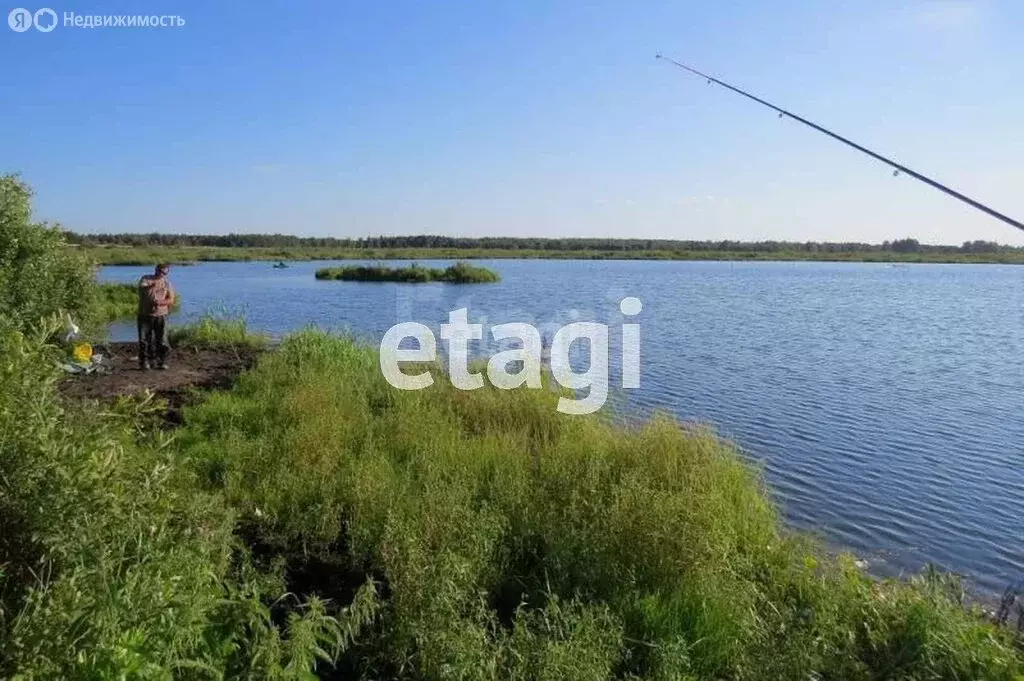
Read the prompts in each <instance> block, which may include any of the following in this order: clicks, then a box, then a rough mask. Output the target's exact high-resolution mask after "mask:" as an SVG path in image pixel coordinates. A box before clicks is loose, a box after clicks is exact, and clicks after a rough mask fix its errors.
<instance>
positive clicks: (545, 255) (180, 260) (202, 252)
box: [71, 246, 1024, 266]
mask: <svg viewBox="0 0 1024 681" xmlns="http://www.w3.org/2000/svg"><path fill="white" fill-rule="evenodd" d="M71 248H72V249H74V250H75V251H77V252H79V253H81V254H84V255H85V256H87V257H88V258H89V259H91V260H92V261H94V262H96V263H99V264H102V265H150V266H152V265H153V264H155V263H158V262H170V263H174V264H178V265H187V264H193V263H196V262H205V261H214V262H234V261H252V260H267V261H278V260H476V259H495V260H497V259H508V258H525V259H548V260H725V261H745V260H755V261H758V260H760V261H818V262H905V263H975V264H982V263H1004V264H1024V252H1020V251H1007V252H1002V253H958V252H948V253H947V252H921V253H897V252H894V251H850V252H809V251H775V252H767V251H734V250H685V249H684V250H612V249H566V250H548V249H530V248H508V249H502V248H339V247H309V246H300V247H292V248H264V247H213V246H138V247H132V246H72V247H71Z"/></svg>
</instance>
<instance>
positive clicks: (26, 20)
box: [7, 7, 185, 33]
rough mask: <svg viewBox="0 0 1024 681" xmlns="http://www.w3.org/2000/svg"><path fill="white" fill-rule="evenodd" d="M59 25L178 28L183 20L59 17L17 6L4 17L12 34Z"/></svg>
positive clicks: (126, 16) (140, 16) (158, 16)
mask: <svg viewBox="0 0 1024 681" xmlns="http://www.w3.org/2000/svg"><path fill="white" fill-rule="evenodd" d="M58 22H60V23H61V25H62V26H64V27H65V28H122V27H123V28H181V27H182V26H184V25H185V20H184V19H183V18H181V17H180V16H178V15H177V14H152V15H146V14H77V13H76V12H64V13H63V16H62V17H60V18H58V16H57V12H56V11H54V10H52V9H50V8H49V7H43V8H41V9H37V10H36V11H35V12H33V11H31V10H28V9H25V8H24V7H17V8H15V9H12V10H11V11H10V12H9V13H8V14H7V25H8V26H9V27H10V28H11V30H12V31H14V32H15V33H25V32H26V31H28V30H29V29H30V28H33V27H34V28H35V29H36V30H37V31H39V32H40V33H49V32H50V31H52V30H53V29H55V28H57V23H58Z"/></svg>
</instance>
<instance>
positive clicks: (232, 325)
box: [168, 314, 269, 350]
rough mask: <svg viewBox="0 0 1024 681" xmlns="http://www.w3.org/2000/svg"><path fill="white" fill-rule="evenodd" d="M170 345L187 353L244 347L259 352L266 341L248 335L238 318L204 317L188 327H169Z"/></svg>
mask: <svg viewBox="0 0 1024 681" xmlns="http://www.w3.org/2000/svg"><path fill="white" fill-rule="evenodd" d="M168 340H169V341H170V342H171V346H172V347H175V348H182V349H187V350H203V349H223V348H239V349H241V348H247V349H251V350H261V349H264V348H266V347H267V344H268V342H269V339H268V338H267V337H266V336H265V335H262V334H254V333H250V332H249V329H248V326H247V324H246V321H245V319H244V318H242V317H221V316H217V315H214V314H205V315H203V316H202V317H201V318H199V320H197V321H195V322H192V323H190V324H184V325H180V326H173V327H171V329H170V331H169V333H168Z"/></svg>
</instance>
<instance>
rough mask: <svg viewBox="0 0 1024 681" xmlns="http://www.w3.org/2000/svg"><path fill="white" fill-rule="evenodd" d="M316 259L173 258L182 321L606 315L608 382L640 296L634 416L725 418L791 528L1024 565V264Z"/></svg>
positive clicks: (872, 555) (903, 563) (132, 275)
mask: <svg viewBox="0 0 1024 681" xmlns="http://www.w3.org/2000/svg"><path fill="white" fill-rule="evenodd" d="M324 264H325V263H297V264H294V265H293V266H292V268H291V269H287V270H274V269H272V268H271V266H270V264H269V263H210V264H202V265H198V266H194V267H178V268H175V269H174V271H173V272H172V280H173V282H174V284H175V285H176V287H177V289H178V291H179V292H180V293H181V295H182V297H183V305H182V311H181V314H180V315H179V316H178V318H179V320H180V319H181V318H190V317H194V316H196V315H199V314H201V313H203V312H204V311H206V310H210V309H213V310H228V311H233V312H241V313H244V314H245V315H246V316H247V318H248V320H249V323H250V325H251V327H253V328H255V329H259V330H264V331H268V332H271V333H272V334H275V335H282V334H285V333H287V332H289V331H291V330H293V329H297V328H300V327H303V326H305V325H307V324H310V323H314V324H316V325H318V326H321V327H325V328H332V329H348V330H350V331H353V332H355V333H356V334H357V335H360V336H365V337H367V338H376V339H379V338H380V337H381V335H382V334H383V332H384V331H385V330H386V329H387V328H388V327H390V326H391V325H392V324H395V323H396V322H400V321H410V320H415V321H421V322H424V323H427V324H428V325H430V326H432V327H434V328H435V329H436V327H437V325H438V324H439V323H440V322H442V321H446V320H447V315H448V312H449V311H451V310H454V309H457V308H460V307H468V308H469V314H470V319H471V321H474V322H480V323H483V324H485V325H493V324H500V323H504V322H512V321H526V322H530V323H533V324H534V325H536V326H537V327H538V328H540V329H542V330H545V331H546V333H545V337H546V338H550V335H551V333H552V332H553V330H554V329H555V328H557V327H558V326H561V325H563V324H565V323H568V322H570V321H576V320H593V321H599V322H603V323H607V324H608V325H609V327H610V330H611V336H612V339H613V343H612V345H613V350H612V353H611V354H612V362H613V373H612V378H613V381H612V387H613V389H614V386H615V384H616V383H617V382H618V379H617V374H616V373H615V367H614V364H615V363H616V359H617V357H619V356H620V355H619V353H618V351H617V350H616V349H615V346H616V343H615V341H616V340H617V339H618V337H619V334H618V333H616V327H618V326H619V325H621V324H622V323H623V322H624V319H623V317H622V315H621V314H620V313H619V310H618V301H619V300H621V299H622V298H623V297H625V296H636V297H638V298H640V299H641V300H642V301H643V305H644V307H643V312H642V313H641V314H640V315H639V316H638V317H636V318H634V319H631V320H630V321H639V323H640V324H641V328H642V377H641V388H640V389H639V390H637V391H633V392H631V393H630V394H629V395H628V396H627V397H625V398H622V399H618V400H617V408H618V409H619V410H620V411H621V412H622V413H625V414H630V415H635V414H645V413H649V412H650V411H652V410H665V411H668V412H671V413H673V414H675V415H677V416H678V417H680V418H682V419H687V420H700V421H706V422H709V423H712V424H714V425H715V427H717V428H718V430H719V432H721V433H723V434H724V435H727V436H729V437H731V438H733V439H734V440H736V441H737V442H738V443H739V444H740V445H741V447H742V448H743V449H744V451H746V452H747V453H748V454H749V456H751V457H752V458H754V459H756V460H759V461H762V462H763V463H764V466H765V469H766V472H767V476H768V479H769V481H770V483H771V485H772V487H773V489H774V491H775V494H776V496H777V499H778V501H779V502H780V505H781V506H782V508H783V509H784V512H785V514H786V517H787V518H788V520H789V521H790V522H791V523H792V524H794V525H796V526H798V527H801V528H804V529H807V530H811V531H814V532H817V533H819V534H820V535H821V536H823V537H824V538H825V539H826V540H827V541H829V542H830V543H833V544H836V545H839V546H843V547H848V548H850V549H851V550H853V551H854V552H855V553H857V554H859V555H861V556H863V557H865V558H867V559H868V560H869V562H870V563H871V564H872V565H873V567H874V569H875V570H876V571H878V572H881V573H887V574H893V573H899V572H901V571H907V570H917V569H918V568H920V567H921V566H922V565H923V564H924V563H926V562H929V561H931V562H934V563H937V564H939V565H941V566H943V567H945V568H947V569H951V570H955V571H958V572H961V573H963V574H966V575H968V576H969V577H971V578H972V579H973V580H974V584H975V586H976V587H977V588H979V589H980V590H983V591H988V592H992V591H996V590H999V589H1002V588H1003V587H1004V586H1005V585H1006V584H1007V583H1008V582H1009V581H1011V580H1012V579H1015V578H1018V577H1020V576H1022V575H1024V513H1022V501H1024V413H1022V397H1024V310H1022V301H1024V267H1012V266H994V265H989V266H970V265H912V266H904V267H893V266H889V265H874V264H828V263H734V264H733V263H697V262H633V261H615V262H599V261H594V262H590V261H582V262H581V261H507V260H501V261H494V262H487V263H483V264H485V265H487V266H489V267H492V268H493V269H495V270H497V271H498V272H500V273H501V275H502V277H503V281H502V282H501V283H500V284H496V285H482V286H461V287H460V286H450V285H444V284H424V285H417V286H409V285H400V284H368V283H348V282H319V281H316V280H314V278H313V271H314V270H315V269H316V268H317V267H321V266H323V265H324ZM438 264H440V263H438ZM144 271H148V270H146V269H144V268H133V267H114V268H106V269H105V270H104V272H103V278H105V279H107V280H114V281H132V280H135V279H136V278H137V277H138V276H139V275H140V274H142V273H143V272H144ZM485 330H486V329H485ZM114 333H115V335H116V336H120V337H121V338H130V337H131V335H132V330H131V329H130V328H128V327H118V328H117V329H115V332H114ZM439 347H443V345H442V344H441V343H440V342H439ZM567 418H568V417H567Z"/></svg>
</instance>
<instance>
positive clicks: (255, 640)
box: [0, 331, 376, 679]
mask: <svg viewBox="0 0 1024 681" xmlns="http://www.w3.org/2000/svg"><path fill="white" fill-rule="evenodd" d="M53 352H54V351H53V349H52V348H49V347H47V346H46V345H45V344H43V343H42V342H41V341H40V340H39V339H34V340H33V339H29V338H26V336H25V335H24V334H22V333H20V332H17V331H4V332H3V333H2V334H0V356H2V357H3V360H4V361H3V362H0V385H3V390H2V391H0V678H15V679H51V678H52V679H58V678H60V679H128V678H133V679H134V678H140V679H141V678H146V679H150V678H152V679H157V678H159V679H163V678H188V679H202V678H209V679H219V678H224V677H225V676H227V677H231V678H240V677H244V678H275V679H298V678H308V674H309V672H310V671H311V670H312V669H313V668H314V666H315V664H316V662H317V660H318V659H320V658H322V657H334V656H336V655H337V654H340V652H341V651H342V650H344V649H345V648H346V647H347V646H348V645H350V643H351V639H352V636H353V635H354V634H355V633H356V632H358V630H359V628H360V626H362V624H363V623H364V622H368V621H369V620H370V618H371V617H372V613H373V611H374V608H375V605H374V604H375V603H376V596H375V593H376V591H375V590H374V588H373V587H372V585H367V586H365V587H364V588H363V589H361V590H360V591H359V592H358V594H357V595H358V598H357V599H356V600H355V602H354V606H355V607H354V608H353V609H352V610H350V611H348V612H335V613H334V614H333V615H332V614H329V613H328V612H327V611H326V609H325V604H324V603H323V602H322V601H320V600H318V599H313V598H310V599H301V600H300V599H298V598H295V597H285V585H284V581H283V576H282V573H281V571H280V568H276V569H275V568H273V567H272V566H271V567H266V566H264V567H262V568H260V569H257V568H256V567H255V566H254V565H253V563H252V561H251V560H250V558H249V555H248V551H247V550H246V549H245V548H244V547H243V546H241V545H240V544H239V543H238V541H237V539H236V538H235V536H234V534H233V530H234V527H235V522H236V517H235V513H234V511H233V510H232V509H231V508H230V507H229V506H227V505H226V504H225V503H224V501H223V498H222V496H221V495H220V494H217V493H208V492H204V491H202V490H201V489H200V488H198V487H197V486H196V485H195V482H194V480H193V478H192V477H191V475H190V474H189V472H188V470H187V469H185V468H183V467H182V466H181V465H179V463H178V462H177V458H176V456H175V453H174V449H173V447H172V446H171V441H170V440H168V439H167V438H166V437H163V436H150V437H146V438H143V439H142V440H141V441H140V440H139V439H138V438H137V437H136V432H135V430H134V428H132V423H133V422H134V416H133V413H134V411H133V410H134V409H135V407H134V406H133V405H131V404H128V403H123V404H121V405H119V406H118V407H117V408H115V409H114V411H113V412H112V413H109V412H108V413H104V412H105V411H106V410H99V409H95V408H89V409H83V410H74V411H70V412H69V411H67V410H66V409H67V408H66V407H65V406H63V405H62V403H61V402H60V400H59V399H58V398H57V394H56V391H55V389H54V385H55V382H56V380H57V376H56V375H55V368H54V367H55V365H54V363H53V362H52V359H53ZM304 674H305V676H304Z"/></svg>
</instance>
